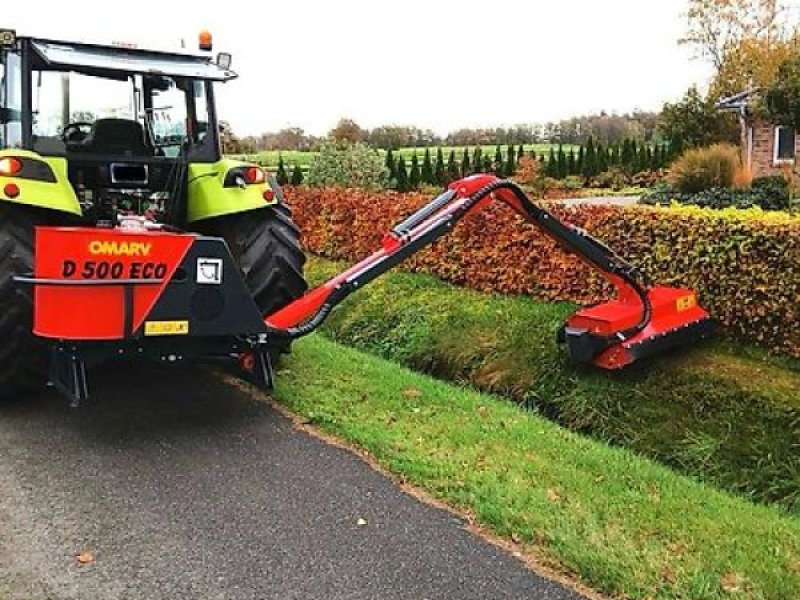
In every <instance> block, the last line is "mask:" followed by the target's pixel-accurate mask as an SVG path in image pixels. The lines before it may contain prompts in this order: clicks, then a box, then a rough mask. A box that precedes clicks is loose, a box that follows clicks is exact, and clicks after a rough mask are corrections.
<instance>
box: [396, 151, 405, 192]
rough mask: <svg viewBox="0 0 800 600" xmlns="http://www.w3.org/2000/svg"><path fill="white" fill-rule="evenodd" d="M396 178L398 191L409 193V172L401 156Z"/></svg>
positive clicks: (397, 164)
mask: <svg viewBox="0 0 800 600" xmlns="http://www.w3.org/2000/svg"><path fill="white" fill-rule="evenodd" d="M395 178H396V180H397V191H399V192H407V191H408V171H406V161H405V159H404V158H403V157H402V155H401V156H400V158H398V159H397V162H396V163H395Z"/></svg>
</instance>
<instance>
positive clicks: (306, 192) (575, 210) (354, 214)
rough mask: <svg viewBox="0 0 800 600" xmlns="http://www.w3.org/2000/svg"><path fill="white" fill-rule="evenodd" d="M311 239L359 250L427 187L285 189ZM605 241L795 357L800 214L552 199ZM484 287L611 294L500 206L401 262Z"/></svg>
mask: <svg viewBox="0 0 800 600" xmlns="http://www.w3.org/2000/svg"><path fill="white" fill-rule="evenodd" d="M287 196H288V198H289V203H290V205H291V206H292V208H293V209H294V215H295V219H296V220H297V223H298V225H299V226H300V228H301V229H302V231H303V235H304V238H303V239H304V244H305V246H306V248H307V249H308V250H309V251H311V252H313V253H316V254H320V255H322V256H325V257H327V258H333V259H346V260H351V261H352V260H357V259H359V258H362V257H364V256H366V255H367V254H369V253H370V252H372V251H374V250H375V249H376V248H378V246H379V244H380V242H381V239H382V237H383V235H384V233H385V232H386V231H387V230H388V229H389V228H390V227H391V225H392V224H394V223H395V222H397V221H399V220H400V219H401V218H403V217H404V216H406V215H408V214H409V213H410V212H412V211H413V210H414V209H416V208H417V207H419V206H421V205H422V204H424V203H425V202H426V201H427V200H428V199H429V198H428V197H427V196H423V195H421V194H413V193H412V194H398V193H395V192H381V193H376V192H367V191H362V190H345V189H318V188H305V187H296V188H290V189H288V190H287ZM550 208H551V210H552V211H553V212H554V213H555V214H556V215H558V216H559V217H560V218H563V219H565V220H567V221H569V222H571V223H573V224H575V225H577V226H579V227H583V228H585V229H587V230H589V231H590V232H592V233H593V234H594V235H596V236H597V237H599V238H600V239H602V240H603V241H605V242H606V243H607V244H608V245H609V246H611V247H612V248H614V249H615V250H616V251H617V252H619V253H620V254H621V255H622V256H624V257H625V258H627V259H628V260H630V261H631V262H632V263H634V264H636V265H637V266H639V267H640V268H641V270H642V271H643V272H644V273H645V275H646V276H648V277H649V278H650V279H651V280H652V281H653V282H656V283H661V284H666V285H681V286H688V287H691V288H694V289H696V290H697V292H698V294H699V295H700V298H701V302H702V304H703V305H704V306H705V307H706V308H707V309H708V310H709V311H710V312H711V314H712V315H713V316H714V318H716V319H717V320H718V321H719V322H720V323H722V324H723V325H725V326H726V327H727V328H728V329H729V331H731V332H732V333H733V334H735V335H736V336H738V337H740V338H743V339H747V340H751V341H753V342H756V343H758V344H759V345H762V346H765V347H768V348H770V349H771V350H773V351H776V352H783V353H787V354H790V355H793V356H796V357H800V218H797V217H792V216H789V215H787V214H785V213H765V212H763V211H760V210H757V209H753V210H747V211H743V210H735V209H726V210H711V209H701V208H698V207H680V208H678V207H670V208H658V207H645V206H635V207H618V206H591V205H580V206H576V207H564V206H560V205H551V207H550ZM405 268H407V269H410V270H412V271H423V272H427V273H431V274H433V275H436V276H437V277H440V278H442V279H444V280H446V281H449V282H451V283H455V284H458V285H464V286H468V287H471V288H474V289H477V290H481V291H496V292H501V293H511V294H525V295H530V296H532V297H534V298H539V299H545V300H569V301H572V302H577V303H580V304H591V303H595V302H599V301H602V300H603V299H605V298H607V297H608V296H609V295H610V293H611V291H612V290H611V288H610V286H608V285H607V284H606V283H605V282H604V280H603V279H602V277H600V275H599V274H598V273H596V272H594V271H592V270H591V269H589V268H588V267H586V266H585V265H584V264H583V263H581V262H580V261H579V260H577V259H576V258H575V257H573V256H570V255H568V254H566V253H565V252H563V251H562V250H561V249H559V248H558V246H557V245H556V244H555V242H553V241H552V240H550V239H549V238H548V237H546V236H544V235H542V234H541V233H539V232H538V231H537V230H536V229H535V228H534V227H531V226H528V225H527V224H525V223H524V222H523V221H522V219H521V218H519V217H517V216H516V215H514V214H513V213H512V212H511V210H509V209H508V208H506V207H504V206H499V205H495V206H490V207H489V208H488V209H486V210H484V211H483V212H481V213H478V214H475V215H471V216H470V217H468V218H467V219H465V220H464V221H463V222H462V223H461V224H460V225H459V226H458V227H457V228H456V229H455V230H454V231H453V232H452V233H451V234H450V235H448V236H446V237H445V238H443V239H442V240H440V241H439V242H437V243H436V244H434V245H433V246H432V247H430V248H429V249H427V250H425V251H423V252H421V253H419V254H417V255H416V256H414V257H412V258H411V259H409V260H408V261H407V262H406V263H405Z"/></svg>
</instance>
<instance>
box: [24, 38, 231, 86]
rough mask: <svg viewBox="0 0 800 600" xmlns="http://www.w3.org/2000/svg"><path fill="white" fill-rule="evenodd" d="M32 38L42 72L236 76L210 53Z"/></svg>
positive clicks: (206, 77) (36, 65) (219, 78)
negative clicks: (164, 50) (214, 59)
mask: <svg viewBox="0 0 800 600" xmlns="http://www.w3.org/2000/svg"><path fill="white" fill-rule="evenodd" d="M28 39H29V40H30V44H31V47H32V48H33V50H34V51H35V52H33V53H31V54H32V61H33V63H34V64H33V65H32V66H33V67H34V68H36V69H38V70H42V71H75V72H79V73H85V74H87V75H95V76H99V77H112V78H126V77H127V76H128V75H131V74H143V75H166V76H172V77H188V78H193V79H204V80H210V81H228V80H230V79H233V78H235V77H236V73H235V72H233V71H231V70H230V69H227V68H223V67H222V66H220V65H218V64H216V63H215V62H214V61H213V60H212V58H211V57H210V56H202V55H197V54H188V53H186V54H184V53H178V52H162V51H156V50H144V49H138V48H132V47H128V46H101V45H95V44H85V43H79V42H64V41H55V40H45V39H36V38H28Z"/></svg>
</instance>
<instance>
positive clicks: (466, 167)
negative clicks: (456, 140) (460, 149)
mask: <svg viewBox="0 0 800 600" xmlns="http://www.w3.org/2000/svg"><path fill="white" fill-rule="evenodd" d="M468 175H472V164H471V162H470V160H469V150H467V149H466V148H464V154H463V156H462V157H461V176H462V177H467V176H468Z"/></svg>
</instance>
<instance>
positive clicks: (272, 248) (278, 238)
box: [203, 204, 308, 355]
mask: <svg viewBox="0 0 800 600" xmlns="http://www.w3.org/2000/svg"><path fill="white" fill-rule="evenodd" d="M209 225H210V226H209V227H204V228H203V229H204V230H206V231H207V232H208V233H210V234H212V235H218V236H220V237H223V238H225V241H226V242H227V243H228V247H229V248H230V250H231V254H233V258H234V260H236V263H237V264H238V265H239V268H240V269H241V271H242V275H243V276H244V280H245V282H246V283H247V287H248V288H249V289H250V293H251V294H252V295H253V299H254V300H255V302H256V305H257V306H258V308H259V310H260V311H261V314H262V315H264V316H267V315H269V314H271V313H273V312H275V311H276V310H278V309H280V308H283V307H284V306H286V305H287V304H289V303H290V302H291V301H292V300H295V299H296V298H299V297H300V296H302V295H303V294H304V293H305V292H306V290H307V289H308V284H307V283H306V280H305V277H304V276H303V265H305V262H306V256H305V254H304V253H303V250H302V248H301V247H300V230H299V229H298V228H297V225H295V224H294V221H292V213H291V211H290V210H289V209H288V208H287V207H286V206H284V205H282V204H277V205H274V206H270V207H268V208H265V209H261V210H254V211H248V212H244V213H238V214H235V215H230V216H226V217H221V218H218V219H215V220H214V222H212V223H210V224H209ZM288 349H289V344H288V343H287V344H286V345H284V346H282V347H280V348H276V349H275V350H276V351H277V352H276V355H277V354H278V353H280V352H286V351H288Z"/></svg>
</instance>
